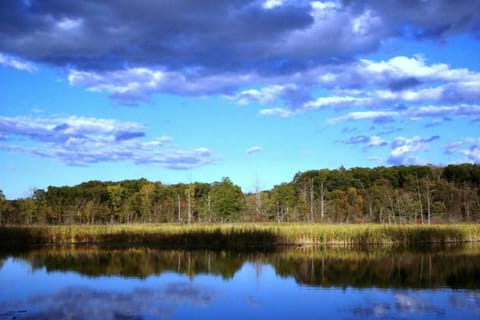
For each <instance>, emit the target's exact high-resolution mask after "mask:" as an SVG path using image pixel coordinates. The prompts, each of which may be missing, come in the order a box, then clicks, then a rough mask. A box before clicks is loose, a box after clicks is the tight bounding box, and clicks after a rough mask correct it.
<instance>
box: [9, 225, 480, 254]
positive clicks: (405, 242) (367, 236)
mask: <svg viewBox="0 0 480 320" xmlns="http://www.w3.org/2000/svg"><path fill="white" fill-rule="evenodd" d="M477 241H480V225H479V224H455V225H376V224H364V225H324V224H282V225H278V224H240V223H238V224H193V225H173V224H157V225H150V224H148V225H147V224H146V225H103V226H2V227H0V246H4V247H20V246H32V245H53V244H137V245H138V244H139V245H155V246H163V247H175V248H232V249H233V248H240V249H241V248H255V247H257V248H263V247H265V248H266V247H277V246H289V245H347V246H348V245H352V246H353V245H383V246H395V245H401V246H416V245H432V244H439V245H445V244H449V243H464V242H477Z"/></svg>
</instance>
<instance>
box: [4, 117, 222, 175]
mask: <svg viewBox="0 0 480 320" xmlns="http://www.w3.org/2000/svg"><path fill="white" fill-rule="evenodd" d="M143 128H144V127H143V125H142V124H139V123H136V122H121V121H116V120H112V119H99V118H87V117H75V116H72V117H65V118H30V117H16V118H9V117H0V136H2V137H3V139H2V141H0V149H2V150H6V151H11V152H23V153H29V154H33V155H37V156H41V157H45V158H52V159H56V160H58V161H61V162H63V163H65V164H67V165H76V166H88V165H90V164H94V163H98V162H108V161H131V162H134V163H139V164H140V163H158V164H160V165H162V166H164V167H166V168H169V169H189V168H195V167H199V166H203V165H206V164H208V163H212V162H213V161H214V156H213V153H212V152H211V151H210V150H209V149H207V148H205V147H199V148H194V149H190V150H183V149H181V148H179V147H178V146H176V145H175V144H174V143H173V139H172V138H171V137H166V136H161V137H157V138H155V139H153V140H150V141H144V138H145V133H144V132H143ZM16 138H22V139H28V140H29V143H28V146H23V145H16V144H15V142H14V141H15V139H16Z"/></svg>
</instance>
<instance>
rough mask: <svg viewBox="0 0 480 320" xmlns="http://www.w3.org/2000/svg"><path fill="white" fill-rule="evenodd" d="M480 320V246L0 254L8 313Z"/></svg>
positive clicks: (0, 290) (2, 315)
mask: <svg viewBox="0 0 480 320" xmlns="http://www.w3.org/2000/svg"><path fill="white" fill-rule="evenodd" d="M14 318H15V319H119V320H120V319H229V320H231V319H269V318H271V319H331V318H334V319H412V318H414V319H480V246H478V245H467V246H465V247H456V248H433V249H432V248H424V249H422V250H416V251H411V250H403V249H385V248H382V249H379V248H377V249H374V248H355V249H352V248H350V249H348V248H291V249H282V250H274V251H255V252H233V251H201V250H196V251H184V250H164V249H157V248H151V247H150V248H148V247H123V248H118V247H108V248H106V247H102V248H100V247H48V248H43V249H34V250H23V251H17V252H0V319H2V320H3V319H14Z"/></svg>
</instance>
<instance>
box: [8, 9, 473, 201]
mask: <svg viewBox="0 0 480 320" xmlns="http://www.w3.org/2000/svg"><path fill="white" fill-rule="evenodd" d="M476 12H480V1H478V0H462V1H447V0H435V1H433V0H432V1H428V0H427V1H424V0H422V1H421V0H418V1H414V0H412V1H408V2H407V1H401V0H392V1H368V0H366V1H323V2H322V1H288V0H283V1H282V0H268V1H260V0H251V1H246V0H241V1H221V0H218V1H213V2H206V1H175V2H167V1H147V0H142V1H135V2H130V1H93V0H92V1H90V0H86V1H79V2H71V3H70V2H68V3H67V2H64V1H35V0H24V1H17V0H6V1H2V2H1V4H0V21H1V22H0V173H1V174H0V188H1V189H2V190H3V192H4V193H5V195H6V196H7V198H17V197H23V196H27V195H29V192H30V191H31V190H32V188H46V187H48V186H49V185H56V186H58V185H74V184H78V183H81V182H84V181H88V180H113V181H118V180H123V179H137V178H141V177H145V178H147V179H149V180H152V181H161V182H163V183H167V184H171V183H177V182H188V181H202V182H213V181H218V180H220V179H221V178H222V177H224V176H227V177H230V178H231V180H232V181H233V182H235V183H237V184H239V185H240V186H241V187H242V189H243V191H245V192H249V191H253V190H254V189H255V186H256V184H257V182H258V185H259V186H260V188H262V189H268V188H271V187H272V186H273V185H275V184H278V183H281V182H288V181H290V180H291V179H292V177H293V175H294V174H295V173H296V172H298V171H305V170H309V169H320V168H338V167H340V166H342V165H343V166H344V167H347V168H349V167H356V166H361V167H375V166H392V165H401V164H405V165H408V164H434V165H447V164H450V163H463V162H469V163H480V129H479V124H480V16H479V15H478V14H475V13H476Z"/></svg>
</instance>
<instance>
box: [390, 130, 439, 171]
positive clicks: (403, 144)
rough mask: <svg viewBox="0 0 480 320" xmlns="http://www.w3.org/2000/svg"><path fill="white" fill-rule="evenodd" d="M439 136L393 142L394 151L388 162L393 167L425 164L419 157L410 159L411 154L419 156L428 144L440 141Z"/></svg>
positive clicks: (396, 139)
mask: <svg viewBox="0 0 480 320" xmlns="http://www.w3.org/2000/svg"><path fill="white" fill-rule="evenodd" d="M439 138H440V137H439V136H431V137H429V138H421V137H418V136H415V137H413V138H404V137H397V138H395V139H394V140H393V141H392V144H391V146H392V151H391V152H390V157H389V158H388V160H387V162H388V163H389V164H392V165H401V164H419V163H423V161H422V160H420V159H419V158H418V157H409V155H410V154H412V153H415V154H417V153H418V152H420V151H423V150H425V149H426V148H427V146H428V143H430V142H432V141H435V140H438V139H439Z"/></svg>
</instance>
